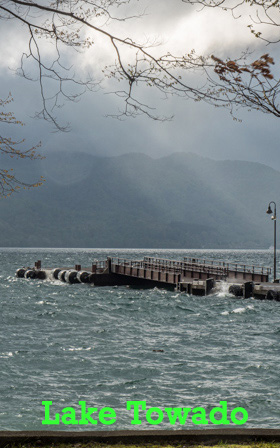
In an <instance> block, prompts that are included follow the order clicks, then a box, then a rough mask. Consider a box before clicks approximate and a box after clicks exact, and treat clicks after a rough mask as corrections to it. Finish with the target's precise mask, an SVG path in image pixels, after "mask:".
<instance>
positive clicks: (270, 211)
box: [266, 201, 276, 282]
mask: <svg viewBox="0 0 280 448" xmlns="http://www.w3.org/2000/svg"><path fill="white" fill-rule="evenodd" d="M270 204H273V205H274V213H273V212H272V210H271V207H270ZM266 213H267V214H269V215H271V214H272V213H273V215H272V216H271V219H272V220H273V221H274V273H273V277H274V278H273V281H274V282H275V280H276V204H275V202H274V201H271V202H270V203H269V204H268V209H267V211H266Z"/></svg>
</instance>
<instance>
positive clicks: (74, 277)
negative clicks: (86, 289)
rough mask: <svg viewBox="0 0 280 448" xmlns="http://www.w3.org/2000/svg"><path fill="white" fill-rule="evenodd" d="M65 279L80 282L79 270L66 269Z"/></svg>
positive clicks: (70, 281)
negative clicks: (78, 277)
mask: <svg viewBox="0 0 280 448" xmlns="http://www.w3.org/2000/svg"><path fill="white" fill-rule="evenodd" d="M65 281H66V282H67V283H71V284H72V283H78V279H77V271H66V273H65Z"/></svg>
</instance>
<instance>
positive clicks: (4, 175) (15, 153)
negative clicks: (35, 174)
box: [0, 94, 44, 197]
mask: <svg viewBox="0 0 280 448" xmlns="http://www.w3.org/2000/svg"><path fill="white" fill-rule="evenodd" d="M12 101H13V98H12V96H11V94H9V96H8V97H7V98H6V99H4V100H1V99H0V122H1V123H2V124H6V125H19V126H23V123H22V122H21V121H20V120H17V119H16V117H15V116H14V114H13V113H12V112H6V111H4V110H2V109H3V108H4V107H6V106H8V105H9V104H10V103H11V102H12ZM40 146H41V145H40V143H39V144H37V145H36V146H33V147H31V148H25V147H24V140H21V141H15V140H12V139H11V138H10V137H4V136H2V135H0V154H1V155H2V156H8V157H10V158H12V159H13V158H17V159H19V158H20V159H26V158H27V159H30V160H35V159H42V158H43V157H42V156H41V155H40V154H39V153H38V152H37V150H38V148H39V147H40ZM43 182H44V179H43V177H41V179H40V180H39V181H37V182H35V183H26V182H23V181H21V180H20V179H18V178H17V177H16V174H15V173H14V170H13V169H12V168H11V169H4V168H1V169H0V197H8V196H10V195H11V194H12V193H14V192H17V191H18V190H19V189H21V188H23V189H28V188H33V187H39V186H41V185H43Z"/></svg>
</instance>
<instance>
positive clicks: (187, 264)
mask: <svg viewBox="0 0 280 448" xmlns="http://www.w3.org/2000/svg"><path fill="white" fill-rule="evenodd" d="M112 265H113V266H115V267H116V270H115V272H119V268H118V267H124V269H125V271H124V272H129V271H128V270H126V268H131V269H133V268H137V269H144V270H151V271H159V272H166V273H173V274H182V276H183V277H189V276H191V277H193V276H194V275H195V274H199V278H201V277H200V275H206V274H207V277H209V276H215V278H229V277H234V278H236V279H237V278H243V279H247V280H255V281H268V276H269V274H270V273H271V268H269V267H266V266H254V265H252V266H250V265H246V264H241V263H230V262H222V261H215V260H205V259H197V258H193V257H184V260H183V261H178V260H169V259H164V258H154V257H144V259H143V260H129V259H124V258H112ZM131 272H132V270H131Z"/></svg>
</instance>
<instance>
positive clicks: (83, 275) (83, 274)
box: [77, 271, 91, 283]
mask: <svg viewBox="0 0 280 448" xmlns="http://www.w3.org/2000/svg"><path fill="white" fill-rule="evenodd" d="M90 276H91V274H90V272H87V271H79V272H78V273H77V280H78V281H79V282H80V283H90Z"/></svg>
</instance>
